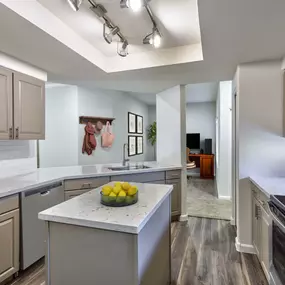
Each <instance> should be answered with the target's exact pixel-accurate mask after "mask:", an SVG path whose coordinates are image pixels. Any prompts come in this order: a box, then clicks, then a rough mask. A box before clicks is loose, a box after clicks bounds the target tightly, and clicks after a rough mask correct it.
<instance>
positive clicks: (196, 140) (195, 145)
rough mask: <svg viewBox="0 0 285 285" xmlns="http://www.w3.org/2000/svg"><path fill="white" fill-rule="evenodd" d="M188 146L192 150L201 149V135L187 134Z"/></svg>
mask: <svg viewBox="0 0 285 285" xmlns="http://www.w3.org/2000/svg"><path fill="white" fill-rule="evenodd" d="M186 145H187V147H188V148H190V149H200V134H187V137H186Z"/></svg>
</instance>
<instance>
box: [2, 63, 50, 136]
mask: <svg viewBox="0 0 285 285" xmlns="http://www.w3.org/2000/svg"><path fill="white" fill-rule="evenodd" d="M44 138H45V84H44V82H43V81H40V80H38V79H35V78H33V77H30V76H28V75H25V74H21V73H19V72H16V71H12V70H9V69H6V68H3V67H0V140H12V139H22V140H36V139H44Z"/></svg>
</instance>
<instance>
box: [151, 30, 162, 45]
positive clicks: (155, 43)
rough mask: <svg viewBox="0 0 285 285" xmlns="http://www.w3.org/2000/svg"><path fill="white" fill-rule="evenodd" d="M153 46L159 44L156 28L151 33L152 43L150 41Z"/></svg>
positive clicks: (159, 39) (159, 37)
mask: <svg viewBox="0 0 285 285" xmlns="http://www.w3.org/2000/svg"><path fill="white" fill-rule="evenodd" d="M151 44H152V45H153V46H154V47H155V48H159V47H160V45H161V36H160V34H159V32H158V31H157V30H155V31H154V32H153V35H152V43H151Z"/></svg>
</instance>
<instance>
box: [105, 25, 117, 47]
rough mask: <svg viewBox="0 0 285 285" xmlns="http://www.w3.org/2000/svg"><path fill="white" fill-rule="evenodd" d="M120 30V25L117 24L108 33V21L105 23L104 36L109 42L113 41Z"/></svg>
mask: <svg viewBox="0 0 285 285" xmlns="http://www.w3.org/2000/svg"><path fill="white" fill-rule="evenodd" d="M119 32H120V29H119V27H117V26H115V27H112V28H110V32H109V33H106V23H105V24H104V25H103V36H104V39H105V41H106V42H107V43H108V44H111V43H112V41H113V37H114V36H115V35H117V34H118V33H119Z"/></svg>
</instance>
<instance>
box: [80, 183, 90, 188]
mask: <svg viewBox="0 0 285 285" xmlns="http://www.w3.org/2000/svg"><path fill="white" fill-rule="evenodd" d="M91 186H92V183H91V182H88V183H87V182H86V183H83V184H82V186H81V189H83V188H91Z"/></svg>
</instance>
